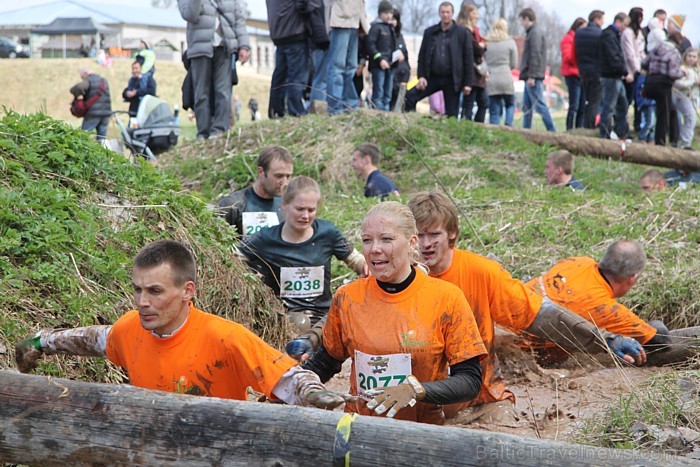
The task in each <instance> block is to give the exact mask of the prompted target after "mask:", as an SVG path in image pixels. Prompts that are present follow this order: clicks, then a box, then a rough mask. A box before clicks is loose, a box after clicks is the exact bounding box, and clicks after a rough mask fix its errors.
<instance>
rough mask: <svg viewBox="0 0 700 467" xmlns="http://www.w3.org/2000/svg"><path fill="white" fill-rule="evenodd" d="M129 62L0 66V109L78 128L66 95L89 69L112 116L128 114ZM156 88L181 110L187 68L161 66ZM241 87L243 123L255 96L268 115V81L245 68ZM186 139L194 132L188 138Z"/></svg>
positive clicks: (173, 64) (171, 64) (82, 60)
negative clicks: (104, 85)
mask: <svg viewBox="0 0 700 467" xmlns="http://www.w3.org/2000/svg"><path fill="white" fill-rule="evenodd" d="M131 63H132V61H131V60H129V59H115V60H114V63H113V65H112V66H110V67H106V68H105V67H101V66H99V65H98V64H97V63H96V62H95V61H94V60H93V59H89V58H69V59H65V60H64V59H58V58H55V59H27V60H0V76H2V78H3V79H2V81H3V85H2V86H0V106H4V107H7V108H8V109H12V110H15V111H16V112H18V113H22V114H30V113H34V112H44V113H46V114H47V115H50V116H52V117H53V118H56V119H58V120H64V121H66V122H68V123H70V124H71V125H74V126H79V125H80V123H81V120H80V119H78V118H75V117H73V116H72V115H71V114H70V110H69V108H70V103H71V101H72V100H73V97H72V96H71V94H70V93H69V92H68V90H69V89H70V88H71V86H73V85H74V84H75V83H77V82H78V81H80V76H78V70H79V69H80V68H81V67H85V66H87V67H90V68H92V70H93V71H94V72H95V73H97V74H99V75H100V76H102V77H104V78H106V79H107V81H109V85H110V94H111V96H112V109H113V110H128V108H129V105H128V104H127V103H126V102H123V99H122V98H121V93H122V91H123V90H124V88H125V87H126V83H127V82H128V80H129V77H130V76H131ZM154 78H155V80H156V84H157V93H158V97H160V98H161V99H163V100H165V101H166V102H168V104H170V106H171V107H172V106H173V105H174V104H177V105H178V106H182V92H181V88H182V81H183V80H184V79H185V68H184V67H183V66H182V63H180V62H158V63H157V64H156V74H155V76H154ZM239 78H240V84H239V85H238V86H235V87H234V88H233V92H234V94H236V95H237V96H238V97H239V99H240V100H241V102H243V108H242V110H241V121H242V122H243V123H248V122H249V121H250V112H249V111H248V107H247V105H248V100H249V99H250V98H251V97H252V96H255V97H256V98H257V100H258V104H259V107H260V112H261V113H262V114H263V115H267V103H268V97H269V87H270V84H269V83H270V79H269V77H266V76H262V75H257V74H254V73H253V72H252V70H249V69H247V68H245V67H244V68H243V69H242V70H241V71H240V72H239ZM181 122H182V126H183V128H190V129H191V127H192V126H193V125H194V123H193V122H190V121H189V120H188V119H187V118H186V115H182V118H181ZM110 134H111V135H112V136H113V137H116V135H117V133H116V128H115V127H114V125H112V128H110ZM186 134H187V135H188V136H189V135H190V134H193V132H192V131H189V132H187V133H186Z"/></svg>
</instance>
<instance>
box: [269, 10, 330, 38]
mask: <svg viewBox="0 0 700 467" xmlns="http://www.w3.org/2000/svg"><path fill="white" fill-rule="evenodd" d="M266 3H267V24H268V25H269V27H270V39H272V42H273V43H274V44H275V45H278V46H279V45H286V44H293V43H295V42H300V41H304V40H306V39H307V38H308V37H309V24H308V19H309V12H311V11H313V10H315V9H317V8H319V7H321V6H322V3H321V0H307V1H297V0H266Z"/></svg>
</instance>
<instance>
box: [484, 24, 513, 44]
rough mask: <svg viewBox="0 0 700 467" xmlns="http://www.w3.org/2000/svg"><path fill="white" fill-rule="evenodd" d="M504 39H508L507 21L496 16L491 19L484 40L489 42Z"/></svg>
mask: <svg viewBox="0 0 700 467" xmlns="http://www.w3.org/2000/svg"><path fill="white" fill-rule="evenodd" d="M506 39H510V36H509V35H508V22H507V21H506V20H505V19H503V18H496V19H495V20H493V24H492V25H491V30H490V31H489V34H488V36H486V40H488V41H490V42H491V41H493V42H498V41H504V40H506Z"/></svg>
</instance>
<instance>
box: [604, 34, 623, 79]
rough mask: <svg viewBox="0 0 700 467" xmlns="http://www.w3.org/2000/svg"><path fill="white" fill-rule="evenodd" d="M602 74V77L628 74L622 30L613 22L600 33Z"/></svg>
mask: <svg viewBox="0 0 700 467" xmlns="http://www.w3.org/2000/svg"><path fill="white" fill-rule="evenodd" d="M598 61H599V63H600V76H601V77H602V78H618V79H619V78H622V77H623V76H626V75H627V68H625V56H624V55H623V54H622V44H621V43H620V31H618V30H617V28H616V27H615V26H613V25H612V24H611V25H610V26H608V27H607V28H605V29H604V30H603V32H602V33H601V35H600V49H599V50H598Z"/></svg>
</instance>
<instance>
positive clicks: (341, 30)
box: [267, 0, 700, 148]
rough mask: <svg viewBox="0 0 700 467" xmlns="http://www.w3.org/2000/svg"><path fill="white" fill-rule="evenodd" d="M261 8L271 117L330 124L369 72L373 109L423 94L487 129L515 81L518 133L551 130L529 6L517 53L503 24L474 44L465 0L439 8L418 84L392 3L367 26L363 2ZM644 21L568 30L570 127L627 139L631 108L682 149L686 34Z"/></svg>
mask: <svg viewBox="0 0 700 467" xmlns="http://www.w3.org/2000/svg"><path fill="white" fill-rule="evenodd" d="M300 5H302V6H303V8H300ZM267 9H268V21H269V25H270V35H271V38H272V40H273V42H274V43H275V45H276V46H277V55H276V63H275V64H276V67H275V72H274V74H273V77H272V82H271V87H270V109H269V112H268V115H269V117H270V118H279V117H283V116H285V115H294V116H297V115H304V114H305V113H306V112H307V111H308V110H310V109H313V110H318V107H319V105H325V106H326V107H327V110H328V113H330V114H337V113H342V112H346V111H350V110H352V109H355V108H357V107H358V103H359V102H360V101H359V100H358V99H359V96H360V93H361V92H362V90H363V83H364V80H363V79H362V74H363V69H364V68H365V67H367V68H368V70H369V75H370V76H371V84H370V86H368V88H369V89H365V90H364V93H365V94H368V95H370V96H371V98H369V97H368V100H369V101H370V105H371V106H373V107H375V108H376V109H379V110H401V109H403V110H406V111H412V110H415V107H416V104H417V102H418V101H420V100H421V99H423V98H425V97H428V96H431V99H432V98H435V102H438V107H440V109H441V112H442V113H444V114H446V115H447V116H451V117H459V118H462V119H467V120H473V121H476V122H484V121H485V120H486V111H487V110H488V115H489V123H492V124H498V123H501V122H502V123H504V124H505V125H509V126H512V125H513V120H514V115H515V110H516V103H515V101H516V99H515V94H516V92H515V86H514V82H513V74H514V72H516V75H519V79H520V80H522V81H523V82H524V90H523V96H522V107H521V110H522V115H523V127H524V128H530V127H531V126H532V117H533V114H534V113H539V114H540V115H541V117H542V121H543V123H544V125H545V127H546V129H547V130H548V131H556V128H555V125H554V122H553V120H552V116H551V114H550V112H549V108H548V105H547V99H546V97H545V93H544V88H545V85H544V83H545V79H546V72H547V68H548V65H551V64H552V62H551V61H550V59H551V58H552V57H547V42H548V41H549V40H551V39H549V38H548V37H546V34H545V32H544V30H543V28H541V27H540V26H539V25H538V23H537V14H536V12H535V11H534V10H533V9H531V8H525V9H523V10H522V11H520V13H519V15H518V19H519V21H520V23H521V25H522V27H523V29H524V31H525V40H524V44H523V46H522V48H521V50H520V53H519V50H518V47H517V45H516V42H515V40H514V39H513V38H512V37H510V36H509V34H508V30H509V25H508V23H507V22H506V20H505V19H503V18H498V19H496V20H495V21H494V22H493V23H492V25H491V28H490V31H489V32H488V34H485V35H482V34H481V32H480V31H479V27H478V21H479V11H478V8H477V7H476V6H475V5H474V4H473V3H472V2H470V1H469V0H466V1H464V2H462V4H461V5H460V8H459V11H457V12H456V11H455V9H454V6H453V4H452V3H450V2H443V3H441V4H440V6H439V9H438V15H439V20H438V22H437V24H435V25H433V26H430V27H428V28H427V29H426V30H425V31H424V34H423V40H422V43H421V48H420V51H419V54H418V60H417V64H418V66H417V69H416V70H415V72H416V73H415V78H414V80H411V79H410V78H411V69H410V65H409V64H408V50H407V48H406V43H405V40H404V38H403V35H402V33H401V12H400V11H399V10H397V9H396V8H394V7H393V5H392V3H391V2H390V1H386V0H384V1H381V2H379V5H378V9H377V18H376V20H375V21H374V22H373V23H371V24H368V22H367V18H366V14H365V8H364V2H363V1H361V0H356V1H348V2H338V1H333V0H324V1H321V0H315V1H314V0H310V1H307V2H295V1H292V0H267ZM643 22H644V12H643V10H642V8H639V7H635V8H632V9H631V10H630V12H629V14H626V13H617V14H616V15H615V16H614V17H613V20H612V22H611V23H610V24H609V25H608V26H607V27H605V24H606V22H605V13H604V12H603V11H600V10H594V11H592V12H591V13H590V14H589V16H588V20H585V19H583V18H577V19H576V20H575V21H574V22H573V24H572V26H571V28H570V29H569V31H568V32H567V33H566V34H565V35H564V37H563V38H562V40H561V44H560V46H561V55H562V66H561V73H562V75H563V77H564V79H565V81H566V84H567V87H568V90H569V106H568V113H567V118H566V129H567V130H570V129H572V128H577V127H585V128H597V129H598V131H599V134H600V136H601V137H602V138H611V139H618V138H619V139H624V138H627V137H631V134H630V129H629V125H628V123H627V117H628V110H629V105H630V104H634V132H635V134H636V136H637V138H638V139H639V140H640V141H643V142H652V141H653V142H655V143H656V144H659V145H664V144H666V142H667V136H668V139H669V140H670V143H671V144H672V145H674V146H679V147H683V148H690V147H691V144H692V139H693V131H694V127H695V123H696V109H695V107H696V102H697V98H698V86H699V85H700V73H699V71H698V70H699V69H698V50H697V49H696V48H693V47H691V42H690V40H689V39H688V38H686V37H684V36H683V34H682V29H683V24H684V22H685V16H684V15H681V14H673V15H667V13H666V12H665V11H664V10H657V11H656V12H654V15H653V17H652V18H651V19H650V20H649V21H648V22H647V24H646V25H644V26H643ZM519 55H520V56H519ZM402 83H407V84H408V86H407V87H408V90H407V92H406V94H405V102H404V103H403V106H402V107H401V102H399V105H398V106H397V104H396V102H397V100H398V97H399V91H400V90H401V85H402ZM307 90H310V92H306V91H307ZM436 96H437V97H436ZM324 101H325V104H323V102H324Z"/></svg>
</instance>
